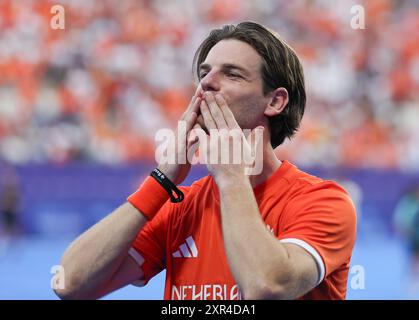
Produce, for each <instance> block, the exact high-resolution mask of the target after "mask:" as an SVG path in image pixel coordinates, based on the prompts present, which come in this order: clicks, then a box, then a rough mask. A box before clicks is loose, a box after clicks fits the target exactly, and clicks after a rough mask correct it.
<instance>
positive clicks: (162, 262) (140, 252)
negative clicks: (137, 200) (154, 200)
mask: <svg viewBox="0 0 419 320" xmlns="http://www.w3.org/2000/svg"><path fill="white" fill-rule="evenodd" d="M180 189H181V190H182V192H183V193H184V194H185V197H186V194H187V193H188V191H189V188H188V187H180ZM185 200H186V199H185ZM185 200H184V201H185ZM177 206H178V207H179V206H181V204H177V203H172V202H171V201H170V200H168V201H167V202H166V203H165V204H164V205H163V206H162V208H161V209H160V210H159V212H158V213H157V214H156V215H155V217H154V218H153V220H151V221H149V222H147V223H146V225H145V226H144V227H143V228H142V230H141V231H140V232H139V233H138V235H137V237H136V239H135V240H134V242H133V244H132V247H131V249H130V250H129V254H130V256H131V257H132V258H133V259H134V260H135V261H136V262H137V264H138V265H139V266H140V267H141V269H142V271H143V273H144V278H143V279H139V281H136V282H135V283H133V284H134V285H140V286H142V285H145V284H147V282H148V281H149V280H150V279H151V278H153V277H154V276H155V275H157V274H158V273H159V272H161V271H162V270H163V269H165V267H166V246H167V235H168V233H169V223H170V216H171V215H172V214H175V213H176V211H178V210H177V209H178V208H177Z"/></svg>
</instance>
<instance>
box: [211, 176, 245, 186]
mask: <svg viewBox="0 0 419 320" xmlns="http://www.w3.org/2000/svg"><path fill="white" fill-rule="evenodd" d="M214 180H215V183H216V184H217V186H218V188H219V189H220V190H221V189H232V188H241V187H242V186H247V185H248V184H249V183H250V180H249V176H247V175H240V176H220V177H217V178H214Z"/></svg>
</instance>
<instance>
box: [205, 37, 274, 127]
mask: <svg viewBox="0 0 419 320" xmlns="http://www.w3.org/2000/svg"><path fill="white" fill-rule="evenodd" d="M261 66H262V58H261V57H260V56H259V54H258V53H257V51H256V50H255V49H254V48H253V47H251V46H250V45H249V44H247V43H245V42H242V41H239V40H236V39H227V40H221V41H220V42H218V43H217V44H216V45H214V46H213V47H212V48H211V50H210V51H209V53H208V55H207V57H206V59H205V61H204V62H203V63H202V64H201V65H200V66H198V68H199V78H200V83H201V86H202V90H203V91H204V92H205V91H211V92H213V93H221V94H222V95H223V97H224V99H225V100H226V102H227V104H228V106H229V107H230V109H231V111H232V112H233V114H234V117H235V118H236V121H237V123H238V124H239V126H240V127H241V128H242V129H253V128H255V127H256V126H257V125H259V124H262V123H263V119H264V114H263V113H264V110H265V108H266V106H267V105H268V103H269V98H268V97H265V96H264V95H263V82H262V76H261Z"/></svg>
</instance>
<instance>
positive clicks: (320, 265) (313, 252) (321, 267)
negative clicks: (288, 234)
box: [279, 238, 325, 286]
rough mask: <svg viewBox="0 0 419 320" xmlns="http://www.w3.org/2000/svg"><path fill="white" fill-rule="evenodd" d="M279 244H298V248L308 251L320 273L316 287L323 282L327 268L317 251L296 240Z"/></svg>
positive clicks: (287, 240)
mask: <svg viewBox="0 0 419 320" xmlns="http://www.w3.org/2000/svg"><path fill="white" fill-rule="evenodd" d="M279 242H282V243H292V244H296V245H297V246H300V247H302V248H303V249H305V250H306V251H308V252H309V253H310V254H311V255H312V256H313V258H314V260H316V264H317V268H318V271H319V280H318V281H317V284H316V286H318V285H319V284H320V283H321V282H322V281H323V278H324V276H325V267H324V262H323V259H322V257H321V256H320V254H319V253H318V252H317V250H316V249H314V248H313V247H312V246H310V245H309V244H308V243H307V242H305V241H303V240H300V239H296V238H287V239H281V240H279Z"/></svg>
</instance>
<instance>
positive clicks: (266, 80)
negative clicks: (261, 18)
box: [193, 21, 306, 148]
mask: <svg viewBox="0 0 419 320" xmlns="http://www.w3.org/2000/svg"><path fill="white" fill-rule="evenodd" d="M225 39H236V40H240V41H243V42H245V43H247V44H249V45H250V46H252V47H253V48H254V49H255V50H256V51H257V52H258V53H259V55H260V56H261V58H262V66H261V74H262V80H263V94H264V95H266V94H268V93H269V92H271V91H273V90H275V89H276V88H279V87H284V88H285V89H287V91H288V95H289V101H288V105H287V106H286V107H285V108H284V110H283V111H282V112H281V113H280V114H278V115H277V116H274V117H270V118H269V129H270V133H271V145H272V147H273V148H276V147H277V146H279V145H281V144H282V143H283V142H284V140H285V138H288V139H290V138H291V137H292V136H293V135H294V133H295V132H296V131H297V130H298V127H299V125H300V122H301V119H302V117H303V114H304V109H305V104H306V92H305V85H304V73H303V68H302V65H301V63H300V60H299V59H298V57H297V54H296V53H295V51H294V50H293V49H292V48H291V47H290V46H289V45H288V44H286V43H285V41H284V40H282V39H281V38H280V37H279V35H277V34H276V33H274V32H272V31H270V30H268V29H267V28H265V27H264V26H262V25H260V24H258V23H255V22H250V21H246V22H242V23H239V24H238V25H237V26H235V25H225V26H223V27H222V28H219V29H214V30H212V31H211V32H210V34H209V35H208V36H207V38H205V39H204V41H203V42H202V43H201V45H200V46H199V48H198V49H197V51H196V53H195V56H194V59H193V73H194V74H195V75H196V76H197V78H198V79H199V66H200V65H201V64H202V63H203V62H204V61H205V59H206V57H207V55H208V53H209V51H210V50H211V48H212V47H213V46H214V45H215V44H217V43H218V42H219V41H221V40H225Z"/></svg>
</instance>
